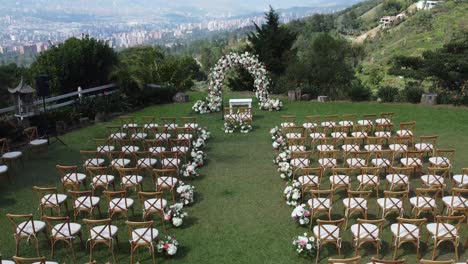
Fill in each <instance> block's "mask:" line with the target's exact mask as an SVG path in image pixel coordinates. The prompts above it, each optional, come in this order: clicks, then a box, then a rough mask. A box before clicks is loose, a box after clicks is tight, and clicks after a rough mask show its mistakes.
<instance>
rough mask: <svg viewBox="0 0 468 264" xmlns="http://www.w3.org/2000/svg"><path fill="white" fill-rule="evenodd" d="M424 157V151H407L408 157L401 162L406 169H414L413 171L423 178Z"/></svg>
mask: <svg viewBox="0 0 468 264" xmlns="http://www.w3.org/2000/svg"><path fill="white" fill-rule="evenodd" d="M423 156H424V151H414V150H411V151H406V157H405V158H401V159H400V162H401V164H402V165H403V166H404V167H408V168H413V170H414V171H415V172H416V173H418V175H419V176H421V174H422V169H423Z"/></svg>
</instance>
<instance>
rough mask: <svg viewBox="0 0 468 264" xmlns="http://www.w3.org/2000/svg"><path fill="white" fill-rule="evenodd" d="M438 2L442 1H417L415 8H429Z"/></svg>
mask: <svg viewBox="0 0 468 264" xmlns="http://www.w3.org/2000/svg"><path fill="white" fill-rule="evenodd" d="M440 3H442V1H419V2H418V4H417V8H418V10H421V9H424V10H429V9H431V8H433V7H434V6H436V5H438V4H440Z"/></svg>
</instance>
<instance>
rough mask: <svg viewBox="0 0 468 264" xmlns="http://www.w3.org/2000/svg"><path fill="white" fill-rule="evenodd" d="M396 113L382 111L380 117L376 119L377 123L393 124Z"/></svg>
mask: <svg viewBox="0 0 468 264" xmlns="http://www.w3.org/2000/svg"><path fill="white" fill-rule="evenodd" d="M394 114H395V113H393V112H382V113H380V118H378V119H376V120H375V123H377V124H384V125H385V124H393V121H392V119H393V115H394Z"/></svg>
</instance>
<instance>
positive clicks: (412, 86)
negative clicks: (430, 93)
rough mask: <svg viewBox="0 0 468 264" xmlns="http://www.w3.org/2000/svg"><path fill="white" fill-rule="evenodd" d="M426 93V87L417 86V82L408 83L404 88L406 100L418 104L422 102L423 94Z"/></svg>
mask: <svg viewBox="0 0 468 264" xmlns="http://www.w3.org/2000/svg"><path fill="white" fill-rule="evenodd" d="M423 93H424V89H423V88H421V87H419V86H417V84H416V83H412V82H411V83H408V84H407V85H406V86H405V89H404V90H403V94H404V96H405V99H406V101H408V102H410V103H413V104H418V103H419V102H421V96H422V95H423Z"/></svg>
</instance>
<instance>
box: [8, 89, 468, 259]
mask: <svg viewBox="0 0 468 264" xmlns="http://www.w3.org/2000/svg"><path fill="white" fill-rule="evenodd" d="M201 96H202V94H200V93H196V94H192V101H194V100H195V99H198V98H199V97H201ZM229 96H231V97H239V94H229ZM226 100H227V98H226ZM191 106H192V103H188V104H177V105H175V104H170V105H158V106H153V107H149V108H146V109H144V110H142V111H139V112H136V113H133V114H132V115H134V116H137V117H138V116H143V115H156V116H157V117H163V116H176V117H181V116H189V115H195V114H194V113H193V112H191ZM387 111H391V112H395V118H394V122H395V123H399V122H401V121H413V120H414V121H416V122H417V128H416V134H417V135H431V134H438V135H439V146H441V147H444V148H455V149H456V150H457V153H456V155H455V157H456V158H455V161H454V165H455V170H454V171H455V172H459V171H460V170H461V168H462V167H463V166H465V167H468V152H466V150H467V149H468V110H467V109H466V108H445V107H424V106H418V105H398V104H394V105H387V104H374V103H348V102H336V103H325V104H323V103H312V102H297V103H287V102H286V103H285V107H284V109H283V110H282V111H280V112H264V111H259V110H255V111H254V131H253V132H252V133H250V134H247V135H244V134H232V135H231V134H229V135H226V134H224V132H223V131H222V130H221V128H222V126H223V122H222V120H221V114H220V113H217V114H210V115H203V116H197V118H198V123H200V124H202V125H203V126H206V127H207V128H208V129H209V130H210V131H211V132H212V138H211V139H210V140H209V142H208V146H207V148H206V151H207V154H208V156H209V159H208V163H207V165H206V166H205V167H203V168H202V169H201V170H200V173H201V177H200V178H198V179H195V180H193V181H190V184H192V185H194V186H195V187H196V203H195V204H193V205H192V206H190V207H188V208H187V212H188V213H189V218H188V219H186V221H185V222H184V225H183V226H182V227H181V228H180V229H176V228H173V227H169V228H168V233H169V234H175V235H176V236H177V238H178V240H179V242H180V243H181V245H182V247H181V248H180V251H179V252H178V253H177V256H176V257H175V258H173V259H165V258H163V257H161V256H158V259H157V262H158V263H172V262H177V263H310V262H311V260H307V259H303V258H300V257H298V256H297V255H296V253H295V252H294V251H293V249H292V244H291V241H292V237H293V236H295V235H298V234H302V233H304V232H307V228H302V227H296V226H295V224H294V223H293V222H292V221H291V219H290V213H291V211H292V208H290V207H288V206H287V205H286V204H285V202H284V200H283V197H282V191H283V188H284V184H285V183H284V181H283V180H281V179H280V178H279V175H278V173H277V172H276V165H274V164H272V158H273V157H274V150H273V149H272V147H271V140H270V137H269V134H268V131H269V129H270V128H271V127H273V126H275V125H278V124H279V123H280V117H281V115H285V114H288V115H297V116H298V121H303V120H305V118H304V117H305V116H306V115H317V114H347V113H348V114H349V113H356V114H358V115H362V114H365V113H380V112H387ZM105 133H106V130H105V124H99V125H94V126H91V127H89V128H86V129H82V130H78V131H74V132H71V133H69V134H67V135H65V136H63V137H62V138H63V140H64V141H65V142H66V143H67V144H68V145H69V146H70V149H67V148H65V147H63V146H62V145H60V144H52V145H51V146H50V147H49V150H48V152H47V154H44V155H29V156H28V157H27V159H26V160H25V166H24V168H18V169H17V170H16V172H14V173H13V174H14V176H13V178H14V184H12V185H9V184H7V182H6V180H4V179H2V187H1V192H0V233H2V234H3V235H2V236H0V253H1V255H2V256H3V258H7V259H9V258H11V256H12V255H14V253H15V252H14V248H15V246H14V244H15V243H14V239H13V236H12V230H11V227H10V224H9V222H8V220H7V218H6V217H5V214H6V213H30V212H32V213H34V215H35V216H36V218H38V217H39V211H38V209H37V208H38V200H37V198H36V195H35V193H34V192H33V191H32V189H31V187H32V186H33V185H38V186H58V184H59V176H58V174H57V172H56V171H55V165H56V164H79V163H80V157H79V150H81V149H92V148H93V146H94V143H93V141H92V139H93V138H97V137H103V136H104V135H105ZM151 182H152V181H151V179H150V178H149V177H148V178H146V179H145V189H146V190H149V189H150V188H151V186H152V184H151ZM418 185H419V181H418V180H413V182H412V187H414V186H418ZM323 186H324V187H328V182H327V181H325V183H324V184H323ZM353 186H354V185H353ZM384 186H385V185H384V184H383V185H381V188H384ZM130 197H131V198H134V199H135V200H136V199H137V197H136V195H135V193H134V192H133V191H132V192H131V193H130ZM343 197H344V192H343V191H339V192H338V195H337V196H336V197H335V207H334V211H333V215H334V217H335V218H338V217H340V215H342V214H343V209H342V202H341V198H343ZM102 199H104V197H102ZM101 209H103V211H106V206H105V204H104V201H103V200H101ZM135 212H136V214H135V216H130V219H131V220H136V221H138V220H141V207H140V206H139V204H137V205H136V208H135ZM409 212H410V210H409V209H408V210H406V211H405V215H408V214H409ZM376 213H377V205H376V203H375V200H374V201H372V202H371V211H370V218H371V219H372V218H373V217H375V215H376ZM104 214H105V213H104ZM319 217H320V218H324V215H319ZM353 218H354V219H355V218H356V217H353ZM387 219H388V220H389V221H387V222H386V225H385V229H384V243H383V250H382V253H383V255H384V257H386V258H391V256H392V253H393V248H391V245H389V243H390V231H389V228H388V226H389V223H390V221H394V217H393V216H388V217H387ZM124 221H125V220H124V219H123V218H122V217H118V218H115V219H114V224H116V225H117V226H118V227H119V239H120V244H119V246H120V249H118V250H117V249H116V256H117V260H118V263H129V255H130V254H129V249H130V247H129V243H128V234H127V232H128V231H127V229H126V227H125V224H124ZM80 223H81V220H80ZM156 223H157V225H156V227H157V228H161V224H160V221H159V220H156ZM353 223H354V220H351V221H350V224H353ZM466 227H467V226H466V224H465V225H464V226H463V227H462V229H461V230H462V237H461V244H462V245H463V244H464V242H465V240H466V239H467V236H468V232H467V231H466ZM85 236H87V235H85ZM350 237H351V236H350V231H349V230H345V231H344V232H343V238H344V241H343V250H342V252H343V253H344V254H345V255H346V256H348V257H349V256H351V255H352V254H353V253H354V250H353V249H352V247H351V245H352V244H351V238H350ZM39 241H40V249H41V253H42V254H44V255H47V256H50V250H49V249H48V248H49V246H48V244H47V242H46V240H45V238H44V236H39ZM57 248H58V250H57V252H56V255H55V257H54V259H55V260H56V261H58V262H60V263H71V262H72V259H71V258H70V251H69V249H68V248H64V247H62V245H60V244H58V247H57ZM75 249H76V255H77V261H76V263H84V262H85V261H87V259H88V251H87V250H84V249H83V248H81V246H80V245H79V243H78V241H77V242H76V243H75ZM440 249H441V250H439V251H438V252H439V259H450V258H452V257H453V253H452V252H453V247H452V246H451V245H449V244H446V246H444V245H443V246H441V247H440ZM431 250H432V242H429V244H426V242H425V240H423V242H422V251H421V253H422V255H423V256H425V257H426V258H429V257H430V253H431ZM415 252H416V251H415V248H414V247H413V246H411V245H408V246H403V248H402V249H400V251H399V255H400V256H403V255H404V258H406V259H407V260H409V261H408V263H411V261H414V260H415ZM460 252H461V258H460V259H461V260H464V259H467V258H468V252H467V251H466V250H465V249H463V250H461V251H460ZM359 254H360V255H363V256H364V257H365V259H366V260H368V259H370V257H371V256H373V255H374V254H375V249H374V248H373V247H371V246H369V247H367V246H364V247H362V248H361V249H360V250H359ZM21 255H26V256H33V255H34V250H33V246H32V245H28V244H27V243H26V242H23V243H22V244H21ZM95 256H96V258H97V260H98V261H99V263H104V262H105V261H107V260H108V259H110V255H109V254H108V250H107V248H105V247H97V248H96V251H95ZM328 256H334V257H337V251H336V249H335V248H334V247H333V246H325V248H324V249H323V251H322V252H321V257H322V260H321V263H326V259H327V257H328ZM137 259H138V260H139V261H140V262H142V263H151V257H150V255H149V254H148V253H147V251H145V250H141V252H140V255H139V256H138V257H137ZM314 261H315V260H314ZM363 263H364V262H363Z"/></svg>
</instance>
